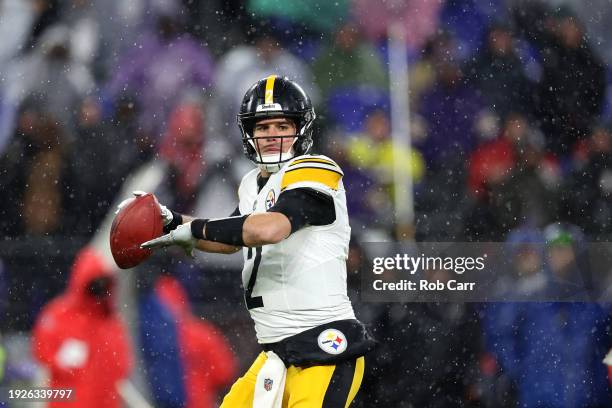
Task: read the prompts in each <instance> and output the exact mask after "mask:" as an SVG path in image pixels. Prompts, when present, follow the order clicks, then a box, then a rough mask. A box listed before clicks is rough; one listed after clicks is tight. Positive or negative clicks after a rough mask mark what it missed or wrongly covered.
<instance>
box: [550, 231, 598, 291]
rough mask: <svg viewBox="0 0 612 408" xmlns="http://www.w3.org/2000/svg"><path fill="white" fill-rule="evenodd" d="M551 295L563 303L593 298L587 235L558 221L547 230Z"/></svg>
mask: <svg viewBox="0 0 612 408" xmlns="http://www.w3.org/2000/svg"><path fill="white" fill-rule="evenodd" d="M544 238H545V239H546V261H547V265H548V268H549V270H550V274H551V280H550V284H549V287H548V291H549V296H550V297H552V298H555V299H562V300H582V301H584V300H585V299H589V300H590V299H594V297H592V295H593V279H592V276H591V269H590V268H591V266H590V262H589V260H588V258H587V257H588V252H587V250H588V248H587V246H586V241H585V237H584V234H583V233H582V231H581V230H580V228H578V227H576V226H575V225H572V224H568V223H562V222H556V223H552V224H549V225H547V226H546V227H545V228H544Z"/></svg>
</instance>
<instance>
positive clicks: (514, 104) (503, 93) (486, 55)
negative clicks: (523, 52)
mask: <svg viewBox="0 0 612 408" xmlns="http://www.w3.org/2000/svg"><path fill="white" fill-rule="evenodd" d="M464 71H465V73H466V75H467V76H468V78H469V81H470V83H471V84H472V86H474V87H475V88H476V89H478V90H479V91H480V92H482V97H483V100H484V102H485V103H486V104H487V106H488V107H489V108H490V109H491V110H492V111H493V112H495V113H496V114H497V116H498V117H500V118H505V117H506V115H507V114H508V113H510V112H512V111H516V110H518V109H520V110H521V111H522V112H524V113H529V112H531V111H532V104H533V102H532V87H533V85H532V84H531V83H530V81H529V79H528V78H527V76H526V74H525V71H524V67H523V64H522V62H521V60H520V59H519V56H518V55H517V51H516V44H515V39H514V37H513V33H512V31H511V29H510V27H509V26H507V25H505V24H503V23H495V24H493V25H491V26H490V27H489V28H488V30H487V34H486V37H485V41H484V45H483V48H482V49H481V51H480V52H479V53H478V54H476V55H475V56H474V57H473V58H472V59H471V60H470V61H469V62H468V63H467V65H466V67H465V68H464Z"/></svg>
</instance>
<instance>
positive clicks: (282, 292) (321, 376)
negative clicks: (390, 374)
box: [142, 75, 374, 408]
mask: <svg viewBox="0 0 612 408" xmlns="http://www.w3.org/2000/svg"><path fill="white" fill-rule="evenodd" d="M237 119H238V126H239V127H240V131H241V133H242V142H243V146H244V153H245V154H246V156H247V157H248V158H249V159H250V160H251V161H252V162H253V163H254V164H256V166H257V167H256V168H255V169H253V170H252V171H251V172H249V173H247V174H246V175H245V176H244V178H243V179H242V182H241V183H240V187H239V189H238V197H239V203H238V207H237V208H236V210H235V211H234V212H233V214H232V215H231V216H230V217H227V218H220V219H201V218H195V219H194V218H191V217H188V216H186V215H182V214H178V213H175V212H173V211H170V210H168V209H167V208H165V207H163V206H162V216H163V217H164V224H165V231H166V232H167V234H166V235H164V236H162V237H159V238H156V239H153V240H151V241H148V242H146V243H144V244H143V245H142V246H143V247H144V248H158V247H164V246H168V245H178V246H181V247H183V248H184V249H185V250H186V251H187V252H188V253H191V252H192V250H193V249H194V248H197V249H199V250H201V251H206V252H217V253H233V252H236V251H238V250H239V249H241V248H242V249H243V253H244V269H243V271H242V280H243V284H244V288H245V293H244V297H245V302H246V307H247V309H248V310H249V313H250V314H251V317H252V319H253V321H254V322H255V331H256V333H257V339H258V342H259V343H260V344H261V346H262V349H263V351H262V353H261V354H260V355H259V356H258V357H257V359H256V360H255V362H254V363H253V364H252V366H251V367H250V368H249V370H248V371H247V372H246V374H245V375H244V376H242V377H241V378H240V379H238V380H237V381H236V383H235V384H234V385H233V387H232V388H231V390H230V392H229V393H228V394H227V395H226V397H225V398H224V400H223V404H222V407H224V408H227V407H232V408H233V407H252V406H253V407H281V406H282V407H293V406H298V405H299V406H300V407H346V406H348V405H349V404H350V403H351V401H352V400H353V398H354V397H355V394H356V393H357V391H358V389H359V387H360V385H361V381H362V378H363V372H364V357H363V356H364V355H365V354H366V353H367V352H368V351H369V350H370V349H371V348H372V347H373V344H374V342H373V340H372V339H371V337H370V336H369V335H368V333H367V331H366V329H365V328H364V326H363V324H362V323H360V322H359V321H358V320H357V319H356V318H355V315H354V313H353V308H352V305H351V303H350V301H349V298H348V297H347V291H346V258H347V254H348V246H349V237H350V227H349V220H348V215H347V209H346V197H345V190H344V187H343V184H342V176H343V173H342V170H341V169H340V167H338V165H337V164H336V163H335V162H334V161H333V160H331V159H330V158H328V157H325V156H317V155H310V154H308V152H309V150H310V148H311V146H312V133H313V122H314V120H315V112H314V109H313V107H312V104H311V101H310V98H309V97H308V96H307V95H306V93H305V92H304V91H303V90H302V88H301V87H300V86H299V85H298V84H296V83H295V82H293V81H291V80H289V79H287V78H280V77H276V76H275V75H270V76H269V77H267V78H264V79H262V80H260V81H258V82H257V83H256V84H254V85H253V86H252V87H251V88H250V89H249V90H248V91H247V93H246V94H245V96H244V99H243V101H242V105H241V107H240V113H239V114H238V118H237Z"/></svg>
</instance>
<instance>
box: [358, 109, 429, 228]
mask: <svg viewBox="0 0 612 408" xmlns="http://www.w3.org/2000/svg"><path fill="white" fill-rule="evenodd" d="M346 155H347V159H348V162H349V163H350V164H351V166H352V167H353V168H356V169H359V170H360V171H362V172H364V173H365V174H367V176H368V177H371V178H372V179H373V180H374V183H375V185H376V186H378V187H379V189H377V191H376V194H372V193H374V191H371V194H370V195H369V196H364V195H360V197H361V199H364V198H365V199H366V200H368V201H371V203H370V207H371V208H374V209H376V212H377V216H376V219H377V220H380V225H379V226H386V227H391V223H392V222H393V219H392V218H390V216H392V207H390V203H392V202H393V194H394V160H395V157H397V158H398V160H399V164H400V168H401V171H402V172H404V173H406V174H409V175H410V177H412V180H413V182H414V184H418V183H419V182H420V181H421V180H422V178H423V174H424V173H425V162H424V160H423V156H422V155H421V154H420V153H419V151H418V150H416V149H414V148H412V147H408V148H400V147H398V146H396V145H395V144H394V143H393V140H392V139H391V126H390V123H389V117H388V114H387V113H386V112H384V111H382V110H373V111H372V112H371V113H370V115H369V117H368V119H367V121H366V124H365V132H364V133H361V134H353V135H351V136H349V138H348V140H347V141H346ZM359 190H361V191H362V192H363V190H362V189H361V188H360V189H359ZM347 191H348V190H347ZM370 221H372V220H370ZM385 224H386V225H385Z"/></svg>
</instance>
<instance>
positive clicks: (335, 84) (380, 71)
mask: <svg viewBox="0 0 612 408" xmlns="http://www.w3.org/2000/svg"><path fill="white" fill-rule="evenodd" d="M312 70H313V74H314V79H315V82H316V84H317V86H318V87H319V89H320V90H321V92H322V94H323V99H324V100H326V99H327V97H328V96H329V93H330V92H331V91H333V90H334V89H338V88H347V87H353V88H359V87H372V88H379V89H383V90H386V89H387V86H388V85H387V75H386V72H385V66H384V65H383V61H382V58H381V57H380V55H379V52H378V50H376V49H375V48H374V47H373V46H372V45H370V44H369V43H368V42H366V41H365V40H364V39H363V38H362V37H361V33H360V29H359V27H357V26H356V25H355V24H354V23H346V24H344V25H342V26H340V27H339V29H338V30H337V31H336V34H335V37H334V42H333V43H330V44H328V45H327V46H326V47H325V48H323V49H322V50H321V51H320V52H319V55H318V56H317V58H316V60H315V61H314V63H313V66H312Z"/></svg>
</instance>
